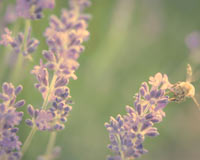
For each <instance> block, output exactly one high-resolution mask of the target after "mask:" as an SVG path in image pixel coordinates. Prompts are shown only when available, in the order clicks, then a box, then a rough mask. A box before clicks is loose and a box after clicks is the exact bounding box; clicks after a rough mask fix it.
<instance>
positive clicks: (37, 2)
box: [16, 0, 55, 19]
mask: <svg viewBox="0 0 200 160" xmlns="http://www.w3.org/2000/svg"><path fill="white" fill-rule="evenodd" d="M54 6H55V0H17V4H16V11H17V14H18V16H19V17H23V18H26V19H40V18H42V16H43V15H42V11H43V9H45V8H49V9H52V8H54Z"/></svg>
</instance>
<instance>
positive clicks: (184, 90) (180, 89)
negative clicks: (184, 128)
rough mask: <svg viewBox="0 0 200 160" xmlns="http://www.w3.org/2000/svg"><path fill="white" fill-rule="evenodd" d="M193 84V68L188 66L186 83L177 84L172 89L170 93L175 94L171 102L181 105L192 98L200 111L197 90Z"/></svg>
mask: <svg viewBox="0 0 200 160" xmlns="http://www.w3.org/2000/svg"><path fill="white" fill-rule="evenodd" d="M191 82H192V67H191V66H190V65H189V64H188V65H187V77H186V81H185V82H177V83H175V84H173V85H172V86H171V87H170V92H172V93H173V96H172V97H171V98H170V99H169V100H170V101H173V102H177V103H181V102H183V101H185V99H186V98H192V100H193V101H194V103H195V104H196V105H197V107H198V108H199V110H200V105H199V103H198V102H197V100H196V98H195V88H194V86H193V85H192V83H191Z"/></svg>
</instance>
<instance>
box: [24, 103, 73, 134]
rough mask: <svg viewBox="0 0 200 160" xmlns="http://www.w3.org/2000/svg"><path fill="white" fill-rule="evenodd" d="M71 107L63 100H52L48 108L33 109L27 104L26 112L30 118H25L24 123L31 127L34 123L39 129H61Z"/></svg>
mask: <svg viewBox="0 0 200 160" xmlns="http://www.w3.org/2000/svg"><path fill="white" fill-rule="evenodd" d="M71 109H72V108H71V106H69V105H68V104H66V103H65V100H63V101H58V102H53V105H52V107H50V108H49V109H34V107H33V106H32V105H29V106H28V113H29V115H30V116H31V118H32V119H27V120H26V123H27V124H28V125H29V126H31V127H33V126H34V125H35V126H36V127H37V129H38V130H40V131H46V130H48V131H55V130H62V129H64V123H65V122H66V121H67V116H68V115H69V112H70V111H71Z"/></svg>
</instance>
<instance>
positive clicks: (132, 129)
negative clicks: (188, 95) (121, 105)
mask: <svg viewBox="0 0 200 160" xmlns="http://www.w3.org/2000/svg"><path fill="white" fill-rule="evenodd" d="M149 84H150V85H151V88H149V85H148V84H147V83H146V82H144V83H142V86H141V88H140V90H139V93H137V94H136V96H135V102H134V105H135V108H132V107H130V106H127V107H126V111H127V114H126V115H124V116H121V115H118V116H117V117H116V118H113V117H111V118H110V122H109V123H105V126H106V128H107V130H108V132H109V137H110V145H109V146H108V148H109V149H111V150H112V151H113V152H114V153H115V154H116V155H115V156H110V157H108V159H109V160H124V159H135V158H138V157H140V156H141V155H142V154H144V153H146V152H147V150H146V149H144V148H143V142H144V140H145V136H150V137H155V136H157V135H159V133H158V131H157V128H155V127H153V125H154V123H159V122H161V121H162V118H163V117H164V116H165V113H164V111H163V109H164V108H165V107H166V105H167V104H168V96H166V95H165V91H166V90H167V89H169V88H170V87H171V84H170V83H169V81H168V78H167V75H162V74H161V73H157V74H156V75H155V76H154V77H150V79H149Z"/></svg>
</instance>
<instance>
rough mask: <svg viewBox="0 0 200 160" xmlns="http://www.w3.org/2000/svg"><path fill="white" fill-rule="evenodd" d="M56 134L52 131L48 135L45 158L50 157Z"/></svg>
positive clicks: (48, 158) (48, 159) (47, 159)
mask: <svg viewBox="0 0 200 160" xmlns="http://www.w3.org/2000/svg"><path fill="white" fill-rule="evenodd" d="M56 134H57V133H56V132H55V131H54V132H52V133H51V135H50V138H49V142H48V145H47V149H46V154H45V157H46V160H50V159H51V156H52V150H53V147H54V145H55V142H56Z"/></svg>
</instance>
